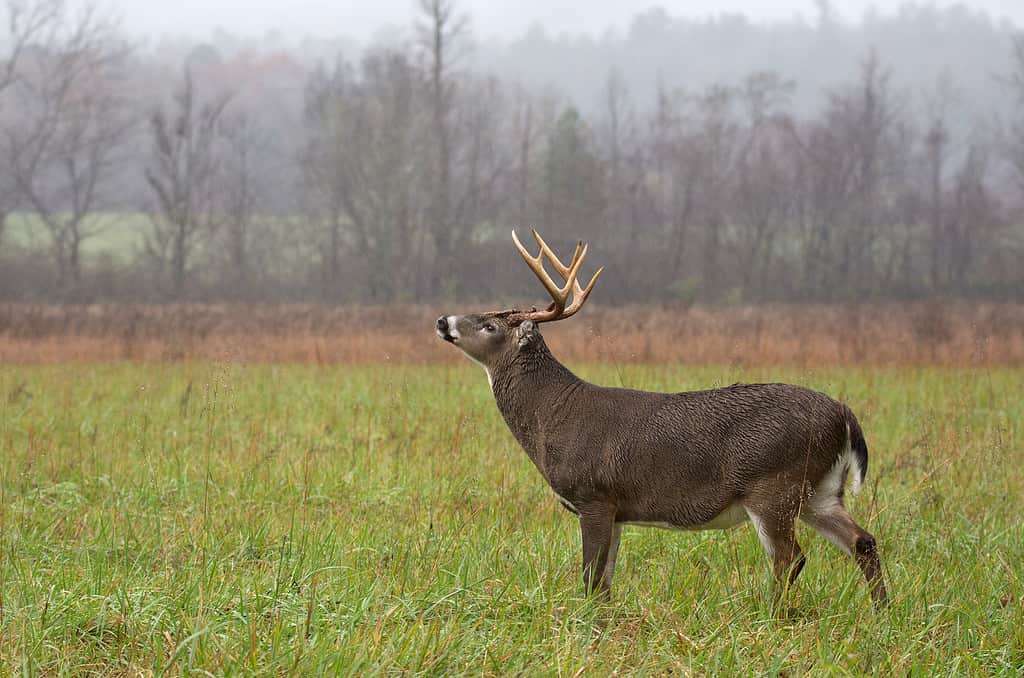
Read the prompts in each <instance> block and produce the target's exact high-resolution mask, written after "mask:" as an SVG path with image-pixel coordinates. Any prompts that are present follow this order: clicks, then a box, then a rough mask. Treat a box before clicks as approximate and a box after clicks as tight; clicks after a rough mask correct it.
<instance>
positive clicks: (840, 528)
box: [801, 497, 888, 605]
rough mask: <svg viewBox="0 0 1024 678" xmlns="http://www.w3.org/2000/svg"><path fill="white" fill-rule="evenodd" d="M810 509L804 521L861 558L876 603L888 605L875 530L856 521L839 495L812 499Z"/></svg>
mask: <svg viewBox="0 0 1024 678" xmlns="http://www.w3.org/2000/svg"><path fill="white" fill-rule="evenodd" d="M807 509H808V510H805V511H804V513H803V514H802V515H801V517H802V518H803V519H804V521H805V522H806V523H807V524H808V525H810V526H811V527H813V528H814V529H815V530H816V531H817V532H818V534H820V535H821V536H823V537H825V538H826V539H828V540H829V541H830V542H832V543H833V544H835V545H836V546H838V547H839V548H840V549H842V550H843V551H845V552H846V553H847V554H848V555H849V556H851V557H852V558H853V559H854V560H855V561H857V565H859V566H860V569H861V571H862V572H863V573H864V578H865V579H866V580H867V582H868V587H869V589H870V591H871V598H872V600H874V601H875V604H876V605H884V604H885V603H886V601H887V600H888V593H887V591H886V590H885V581H884V579H883V577H882V562H881V560H879V558H878V545H877V543H876V542H875V538H874V537H873V536H871V533H869V532H868V531H867V530H865V529H864V528H862V527H861V526H860V525H858V524H857V523H855V522H853V518H851V517H850V514H849V513H847V512H846V507H844V506H843V503H842V500H840V499H839V498H838V497H835V498H832V499H830V500H824V501H818V502H811V504H810V505H809V506H808V507H807Z"/></svg>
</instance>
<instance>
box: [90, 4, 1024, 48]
mask: <svg viewBox="0 0 1024 678" xmlns="http://www.w3.org/2000/svg"><path fill="white" fill-rule="evenodd" d="M76 1H77V2H79V3H82V4H84V3H85V2H87V0H76ZM99 4H100V6H101V7H104V8H107V9H112V10H113V11H114V12H115V13H116V14H117V15H119V16H120V17H121V18H122V20H123V22H124V27H125V28H126V29H127V30H128V31H129V32H131V33H135V34H143V35H146V36H148V37H153V38H157V37H160V36H163V35H177V34H187V35H190V36H194V37H204V36H207V35H209V34H210V33H211V32H212V31H214V30H215V29H217V28H223V29H225V30H227V31H229V32H231V33H236V34H241V35H263V34H265V33H266V32H267V31H270V30H275V29H277V30H280V31H282V32H283V33H285V34H287V35H289V36H295V37H299V36H305V35H309V36H315V37H333V36H351V37H354V38H358V39H369V38H371V37H372V36H373V35H374V34H375V33H376V32H377V31H378V30H380V29H381V28H382V27H384V26H386V25H388V24H391V25H403V26H404V25H407V24H408V23H409V22H410V21H411V19H412V18H413V17H414V16H415V15H416V8H417V2H416V0H371V1H370V2H367V1H366V0H290V1H288V0H286V1H285V2H281V0H174V1H173V2H167V1H166V0H105V1H104V0H101V2H100V3H99ZM659 4H660V5H661V6H663V7H665V8H666V9H667V10H668V11H669V13H670V14H672V15H675V16H691V17H692V16H706V15H709V14H720V13H725V12H736V13H742V14H745V15H747V16H748V17H750V18H752V19H754V20H757V21H776V20H786V19H792V18H794V17H797V16H802V17H804V18H805V19H807V20H812V19H813V18H814V17H816V16H817V8H816V4H815V2H813V0H683V1H681V0H675V1H672V0H665V1H664V2H660V3H659V2H657V0H574V1H570V2H550V0H462V2H460V3H459V6H460V7H461V8H462V9H463V11H465V12H466V13H468V14H469V15H470V16H471V17H472V25H473V29H474V31H475V32H476V34H477V36H478V37H490V36H495V37H503V38H508V37H515V36H518V35H521V34H522V33H524V32H525V31H526V30H527V28H528V27H529V26H530V25H531V24H532V23H534V22H540V23H541V24H542V25H543V26H544V27H545V29H547V30H548V31H549V32H550V33H552V34H558V33H562V32H567V33H571V34H578V33H590V34H593V35H600V34H601V33H603V32H604V31H605V30H606V29H607V28H608V27H610V26H617V27H626V26H628V24H629V21H630V19H631V18H632V17H633V15H635V14H636V13H637V12H641V11H643V10H645V9H648V8H650V7H652V6H655V5H659ZM831 4H832V6H833V7H834V8H835V9H836V10H837V11H838V13H839V14H840V15H841V16H842V17H843V18H844V19H847V20H853V21H856V20H858V19H860V18H861V17H862V16H863V15H864V13H865V12H866V11H868V9H869V8H870V7H872V6H874V7H876V8H879V9H880V10H882V11H884V12H886V13H890V12H892V11H894V10H895V9H896V8H897V7H898V6H899V4H901V3H898V2H885V1H883V2H877V1H876V2H871V1H870V0H832V2H831ZM934 4H936V5H939V6H948V5H953V4H958V3H956V2H953V1H952V0H937V1H936V2H934ZM960 4H965V5H967V6H969V7H971V8H974V9H978V10H984V11H986V12H989V13H990V14H991V15H992V16H993V17H995V18H997V19H999V18H1005V19H1008V20H1010V21H1012V22H1013V23H1014V24H1016V25H1018V26H1024V0H965V1H964V2H962V3H960Z"/></svg>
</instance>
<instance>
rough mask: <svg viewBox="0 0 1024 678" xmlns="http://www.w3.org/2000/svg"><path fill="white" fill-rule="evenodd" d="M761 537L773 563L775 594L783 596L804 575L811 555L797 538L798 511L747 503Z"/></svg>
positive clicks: (745, 506)
mask: <svg viewBox="0 0 1024 678" xmlns="http://www.w3.org/2000/svg"><path fill="white" fill-rule="evenodd" d="M744 508H745V509H746V511H747V515H748V516H750V520H751V522H752V523H754V529H755V530H757V538H758V539H760V540H761V545H762V546H763V547H764V550H765V553H767V554H768V559H769V560H770V561H771V563H772V574H773V575H774V577H775V596H776V598H777V599H778V598H781V597H782V596H784V595H785V594H786V592H787V591H788V590H789V588H790V587H791V586H792V585H793V582H795V581H796V578H797V577H798V576H799V575H800V571H801V570H803V568H804V563H805V562H806V561H807V559H806V558H805V557H804V553H803V551H802V550H801V549H800V544H798V543H797V541H796V511H795V510H792V509H788V508H784V507H779V506H763V507H762V506H757V505H749V504H747V505H744Z"/></svg>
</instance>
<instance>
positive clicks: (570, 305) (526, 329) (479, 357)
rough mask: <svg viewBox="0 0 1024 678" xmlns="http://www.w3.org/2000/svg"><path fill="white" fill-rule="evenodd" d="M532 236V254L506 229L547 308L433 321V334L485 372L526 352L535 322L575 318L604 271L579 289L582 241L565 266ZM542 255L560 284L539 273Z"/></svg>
mask: <svg viewBox="0 0 1024 678" xmlns="http://www.w3.org/2000/svg"><path fill="white" fill-rule="evenodd" d="M533 237H534V238H536V239H537V244H538V245H539V246H540V252H538V253H537V255H536V256H531V255H530V253H529V252H528V251H527V250H526V248H525V247H523V244H522V243H521V242H519V238H518V237H517V236H516V233H515V231H512V241H513V242H514V243H515V246H516V249H518V250H519V254H521V255H522V257H523V259H524V260H525V261H526V264H527V266H529V267H530V270H532V271H533V272H534V274H536V276H537V278H538V279H539V280H540V282H541V284H542V285H544V289H546V290H547V291H548V294H550V295H551V303H550V304H549V305H548V307H547V308H545V309H543V310H537V309H536V308H533V309H531V310H529V311H519V310H517V309H508V310H504V311H489V312H487V313H477V314H470V315H449V316H441V317H440V318H438V319H437V335H438V336H439V337H441V338H442V339H444V340H445V341H448V342H450V343H452V344H455V345H456V346H458V347H459V348H460V349H461V350H462V351H463V353H465V354H466V355H467V356H469V357H470V358H471V359H473V360H475V361H476V362H478V363H480V364H481V365H483V366H484V368H485V369H487V371H488V373H490V372H491V370H492V368H493V367H494V365H496V364H497V363H498V362H500V361H501V360H503V359H508V358H509V357H511V356H514V355H515V354H517V353H519V352H520V351H522V350H524V349H527V348H528V347H529V346H530V345H531V344H532V343H533V342H534V341H535V339H536V338H537V337H539V333H538V332H537V325H538V324H539V323H546V322H554V321H556V320H564V319H565V318H568V317H570V316H573V315H575V314H576V312H577V311H579V310H580V308H582V306H583V304H584V303H585V302H586V301H587V297H589V296H590V292H591V290H593V289H594V284H595V283H597V278H598V277H599V276H600V275H601V271H603V270H604V269H603V268H600V269H598V271H597V273H595V274H594V277H593V278H591V279H590V282H589V283H587V286H586V287H583V286H582V285H580V283H579V280H577V276H578V275H579V271H580V266H582V265H583V260H584V258H586V256H587V245H585V244H583V242H582V241H580V242H579V243H577V245H576V251H575V252H574V253H573V255H572V261H571V262H569V265H568V266H566V265H565V264H564V263H562V261H561V259H559V258H558V257H557V256H556V255H555V253H554V252H553V251H552V250H551V248H550V247H548V245H547V243H546V242H544V239H543V238H541V237H540V234H539V233H537V230H536V229H533ZM545 257H546V258H547V260H548V261H549V262H550V263H551V266H552V267H553V268H554V269H555V271H556V272H557V273H558V275H559V276H561V278H562V280H563V281H564V282H563V284H562V285H561V286H559V285H558V284H556V283H555V281H554V280H552V279H551V276H549V275H548V272H547V271H546V270H545V269H544V258H545ZM570 297H571V302H570Z"/></svg>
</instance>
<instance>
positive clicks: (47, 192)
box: [7, 5, 134, 296]
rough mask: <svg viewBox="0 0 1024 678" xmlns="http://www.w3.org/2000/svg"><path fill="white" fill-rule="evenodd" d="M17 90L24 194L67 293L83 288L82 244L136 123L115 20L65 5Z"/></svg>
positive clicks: (17, 164) (19, 190) (14, 168)
mask: <svg viewBox="0 0 1024 678" xmlns="http://www.w3.org/2000/svg"><path fill="white" fill-rule="evenodd" d="M50 16H52V23H51V24H50V26H49V28H48V31H47V35H46V40H45V42H44V43H43V44H42V45H40V48H39V49H37V50H35V51H34V53H33V56H32V58H31V59H26V63H25V64H24V66H25V67H24V68H23V69H22V70H21V72H20V77H19V79H18V81H17V82H16V83H15V84H14V85H13V89H14V90H15V92H16V93H17V95H18V102H19V104H20V105H21V106H22V115H21V116H20V121H21V124H20V125H15V126H14V128H13V129H12V130H10V131H9V133H8V136H7V148H8V154H9V158H10V165H9V166H10V171H11V176H12V180H13V185H14V189H15V191H16V194H17V196H18V197H19V199H20V201H21V202H22V203H24V204H25V205H26V207H28V209H29V211H30V213H31V214H33V215H34V216H35V217H36V218H37V219H38V221H39V223H40V224H41V225H42V227H43V228H44V229H45V231H46V233H47V236H48V239H49V243H50V252H51V257H52V259H53V262H54V267H55V270H56V273H57V289H58V290H59V291H60V292H59V293H60V294H61V295H62V296H64V295H66V294H67V293H68V291H69V290H70V289H72V288H79V286H80V283H81V277H82V262H81V251H82V245H83V243H84V242H85V241H86V240H87V239H88V238H90V237H92V236H94V235H96V233H98V232H99V230H100V229H101V228H102V225H101V224H100V223H99V221H100V220H99V219H97V215H96V212H97V210H98V209H99V208H100V207H101V205H100V203H101V201H102V200H103V191H104V189H105V187H106V186H105V185H106V183H107V182H108V180H109V179H110V177H111V176H112V174H113V172H114V170H115V166H116V163H117V161H118V158H117V152H118V149H119V148H120V147H121V146H122V145H123V144H124V142H125V140H126V137H127V135H128V133H129V132H130V128H131V126H132V125H133V123H134V118H133V116H132V114H131V108H130V106H129V105H128V103H127V100H126V97H125V96H124V94H123V93H122V91H121V86H120V76H121V71H122V69H123V66H124V60H125V57H126V55H127V49H126V47H125V46H124V44H123V43H122V42H121V41H120V39H119V38H118V29H117V25H116V23H114V22H112V21H110V20H108V19H106V18H104V17H102V16H99V15H97V14H96V13H95V12H94V11H93V10H92V9H88V8H87V9H86V10H85V11H84V12H82V13H81V14H80V15H77V16H76V15H73V14H72V13H71V12H70V11H68V10H67V9H66V8H65V7H63V5H61V6H60V7H58V8H57V10H56V13H55V14H52V15H50Z"/></svg>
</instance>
